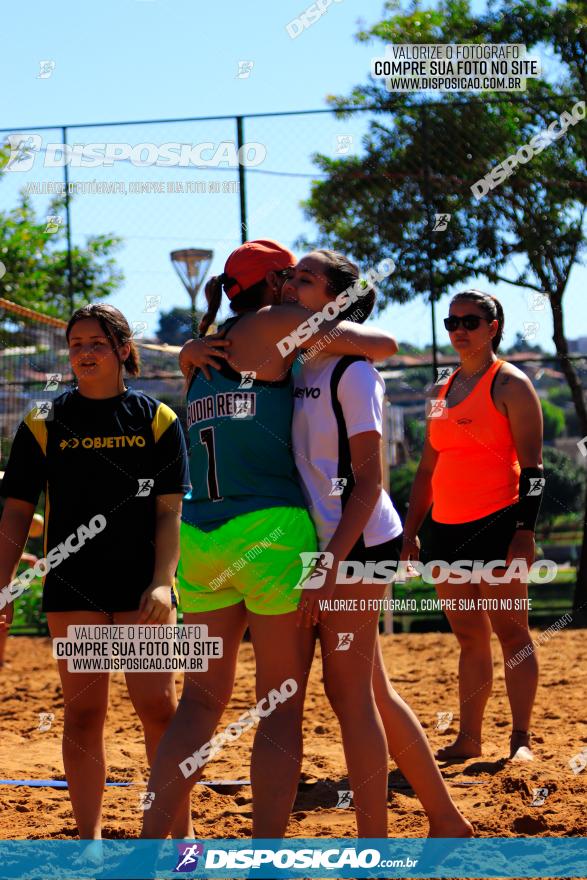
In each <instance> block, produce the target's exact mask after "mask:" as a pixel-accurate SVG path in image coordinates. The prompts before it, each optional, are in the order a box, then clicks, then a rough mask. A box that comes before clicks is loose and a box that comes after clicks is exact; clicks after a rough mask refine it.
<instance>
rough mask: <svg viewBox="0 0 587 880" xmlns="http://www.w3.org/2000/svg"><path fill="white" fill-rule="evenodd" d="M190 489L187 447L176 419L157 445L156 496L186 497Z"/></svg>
mask: <svg viewBox="0 0 587 880" xmlns="http://www.w3.org/2000/svg"><path fill="white" fill-rule="evenodd" d="M189 488H190V473H189V467H188V454H187V447H186V442H185V437H184V435H183V429H182V427H181V423H180V421H179V419H177V418H176V419H175V420H174V421H173V422H172V423H171V424H170V425H169V427H168V428H167V429H166V430H165V431H164V432H163V434H162V435H161V437H160V438H159V440H158V441H157V442H156V444H155V495H174V494H177V493H180V492H181V494H182V495H185V493H186V492H187V491H188V490H189Z"/></svg>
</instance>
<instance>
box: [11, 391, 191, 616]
mask: <svg viewBox="0 0 587 880" xmlns="http://www.w3.org/2000/svg"><path fill="white" fill-rule="evenodd" d="M35 416H38V412H37V411H36V410H33V411H32V412H31V413H29V414H28V416H27V417H26V418H25V419H24V421H23V422H21V424H20V426H19V428H18V430H17V433H16V437H15V439H14V443H13V445H12V450H11V453H10V459H9V461H8V465H7V467H6V472H5V476H4V480H3V482H2V486H1V488H0V493H1V494H2V495H3V496H4V498H19V499H21V500H23V501H29V502H30V503H31V504H36V503H37V501H38V499H39V495H40V493H41V491H42V490H45V493H46V494H45V541H44V555H45V558H46V559H47V561H48V563H49V564H50V570H49V572H48V573H47V575H46V578H45V586H44V593H43V609H44V610H45V611H69V610H96V611H98V610H101V611H127V610H128V611H130V610H133V609H135V608H137V606H138V601H139V598H140V595H141V593H142V592H143V591H144V590H145V588H146V587H147V586H148V585H149V583H150V582H151V579H152V575H153V567H154V562H155V543H154V537H155V513H156V498H157V496H158V495H166V494H176V493H181V494H185V492H187V490H188V489H189V486H190V484H189V472H188V463H187V451H186V444H185V439H184V435H183V431H182V428H181V425H180V422H179V419H178V418H177V416H176V415H175V413H174V412H173V410H171V409H170V408H169V407H168V406H166V404H164V403H160V402H159V401H158V400H154V399H153V398H152V397H148V396H147V395H146V394H143V393H142V392H139V391H133V390H127V391H125V392H124V393H123V394H120V395H118V396H117V397H111V398H107V399H105V400H93V399H91V398H88V397H83V396H82V395H81V394H80V393H79V391H77V390H74V391H67V392H65V394H61V395H60V396H59V397H57V398H56V399H55V400H54V401H53V408H52V411H51V412H50V414H49V417H48V418H47V419H46V420H44V419H42V418H41V419H39V418H38V417H37V418H35ZM80 527H83V528H81V529H80Z"/></svg>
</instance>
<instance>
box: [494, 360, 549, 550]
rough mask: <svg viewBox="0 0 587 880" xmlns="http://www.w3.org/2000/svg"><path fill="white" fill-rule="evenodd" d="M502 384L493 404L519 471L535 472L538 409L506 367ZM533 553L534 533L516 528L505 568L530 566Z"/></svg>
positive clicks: (526, 386)
mask: <svg viewBox="0 0 587 880" xmlns="http://www.w3.org/2000/svg"><path fill="white" fill-rule="evenodd" d="M504 370H507V372H506V373H505V375H504V377H503V378H504V380H506V379H507V381H502V382H501V383H500V384H499V385H498V391H497V395H496V404H497V403H498V401H499V402H500V403H501V404H502V406H503V407H504V408H505V411H506V414H507V417H508V419H509V423H510V428H511V431H512V437H513V440H514V446H515V447H516V452H517V455H518V461H519V462H520V467H522V468H539V467H541V466H542V408H541V406H540V400H539V398H538V395H537V394H536V392H535V390H534V388H533V386H532V384H531V382H530V380H529V379H528V378H527V376H525V375H524V374H523V373H522V372H521V371H519V370H517V369H515V368H512V367H510V368H509V369H508V367H505V368H504V367H502V372H503V371H504ZM535 553H536V547H535V544H534V531H533V530H532V529H531V528H519V529H516V531H515V532H514V536H513V538H512V540H511V542H510V546H509V548H508V554H507V559H506V564H507V565H509V564H510V562H511V561H512V560H513V559H525V560H526V563H527V565H528V566H531V565H532V562H533V561H534V557H535Z"/></svg>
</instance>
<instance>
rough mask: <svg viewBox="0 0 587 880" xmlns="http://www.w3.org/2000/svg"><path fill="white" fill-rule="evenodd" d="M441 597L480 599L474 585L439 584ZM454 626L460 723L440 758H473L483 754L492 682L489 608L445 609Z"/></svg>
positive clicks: (437, 586)
mask: <svg viewBox="0 0 587 880" xmlns="http://www.w3.org/2000/svg"><path fill="white" fill-rule="evenodd" d="M436 590H437V593H438V595H439V597H440V598H441V599H456V600H457V605H458V600H459V598H463V597H464V598H467V599H468V598H474V599H478V598H480V595H481V594H480V592H479V590H478V588H477V587H476V586H475V585H471V584H467V585H463V584H459V585H456V584H450V583H446V584H437V585H436ZM446 616H447V617H448V621H449V623H450V626H451V629H452V631H453V633H454V634H455V636H456V637H457V639H458V642H459V645H460V648H461V653H460V657H459V705H460V726H459V733H458V736H457V738H456V740H455V742H454V743H453V744H452V745H450V746H446V747H445V748H443V749H439V750H438V752H437V753H436V757H437V758H438V760H440V761H450V760H452V759H456V758H474V757H477V756H479V755H480V754H481V737H482V733H481V729H482V725H483V714H484V712H485V706H486V705H487V700H488V699H489V695H490V694H491V687H492V683H493V662H492V659H491V641H490V640H491V625H490V622H489V617H488V616H487V612H486V611H482V610H474V611H468V610H464V609H463V610H457V611H451V610H448V609H447V611H446Z"/></svg>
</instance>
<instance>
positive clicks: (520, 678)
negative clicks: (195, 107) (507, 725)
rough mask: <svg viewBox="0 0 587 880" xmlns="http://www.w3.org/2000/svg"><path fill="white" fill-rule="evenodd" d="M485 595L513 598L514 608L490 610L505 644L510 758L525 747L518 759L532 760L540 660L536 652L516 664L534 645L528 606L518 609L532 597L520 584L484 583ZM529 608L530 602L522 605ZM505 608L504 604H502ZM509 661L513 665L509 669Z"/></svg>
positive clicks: (488, 596)
mask: <svg viewBox="0 0 587 880" xmlns="http://www.w3.org/2000/svg"><path fill="white" fill-rule="evenodd" d="M481 593H482V595H483V596H484V597H487V598H498V599H505V598H507V599H512V608H511V609H507V610H506V609H502V608H501V607H499V608H498V610H497V611H493V610H491V611H489V612H488V613H489V618H490V620H491V625H492V627H493V631H494V633H495V635H496V636H497V638H498V639H499V642H500V644H501V650H502V652H503V659H504V663H505V684H506V689H507V694H508V699H509V702H510V707H511V710H512V728H513V732H512V736H511V740H510V758H513V757H514V756H515V755H516V753H517V752H518V750H519V749H521V748H523V751H522V752H520V753H519V754H518V755H517V757H518V758H519V759H521V760H531V759H532V753H531V752H530V733H529V729H530V718H531V716H532V708H533V706H534V700H535V699H536V690H537V688H538V660H537V658H536V653H535V652H534V651H532V653H531V654H529V655H528V656H527V657H526V658H525V659H523V660H518V661H517V662H516V661H515V659H514V658H515V656H516V654H517V653H518V651H521V650H522V649H523V648H525V647H527V646H528V645H532V644H533V642H532V636H531V635H530V630H529V628H528V610H527V607H524V608H521V609H519V610H518V609H516V607H515V605H516V599H518V600H520V599H523V600H525V599H527V598H528V587H527V585H526V584H524V583H521V582H520V581H512V582H511V583H510V584H504V585H503V587H492V586H489V585H488V584H483V583H482V584H481ZM520 604H523V605H527V603H526V602H524V603H520ZM500 606H501V603H500ZM508 662H509V664H510V665H509V666H508Z"/></svg>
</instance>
